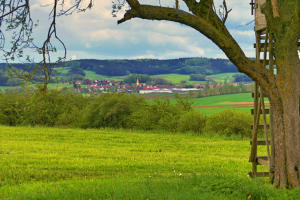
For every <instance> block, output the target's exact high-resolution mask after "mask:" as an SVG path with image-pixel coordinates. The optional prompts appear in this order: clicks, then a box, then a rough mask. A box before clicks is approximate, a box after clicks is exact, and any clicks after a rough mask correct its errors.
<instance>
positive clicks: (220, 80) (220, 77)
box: [207, 73, 241, 83]
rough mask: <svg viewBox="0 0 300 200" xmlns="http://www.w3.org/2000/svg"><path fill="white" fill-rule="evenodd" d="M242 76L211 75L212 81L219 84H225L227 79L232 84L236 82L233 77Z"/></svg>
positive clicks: (230, 74)
mask: <svg viewBox="0 0 300 200" xmlns="http://www.w3.org/2000/svg"><path fill="white" fill-rule="evenodd" d="M236 74H241V73H221V74H213V75H209V76H207V77H209V78H210V79H212V80H214V81H216V82H218V83H224V81H225V79H227V81H228V82H232V81H233V80H234V78H233V75H236Z"/></svg>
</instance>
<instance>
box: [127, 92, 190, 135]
mask: <svg viewBox="0 0 300 200" xmlns="http://www.w3.org/2000/svg"><path fill="white" fill-rule="evenodd" d="M176 100H177V103H176V104H171V102H170V101H169V99H156V100H155V101H154V104H148V105H146V106H145V107H144V108H143V109H142V110H137V111H136V112H134V113H133V114H132V115H131V117H130V125H131V127H132V128H135V129H142V130H153V129H156V130H167V131H171V132H176V131H178V122H179V120H180V119H181V116H182V115H184V114H185V113H187V112H189V111H191V110H192V106H191V103H190V102H189V101H188V100H186V99H183V98H177V99H176ZM189 131H192V130H189Z"/></svg>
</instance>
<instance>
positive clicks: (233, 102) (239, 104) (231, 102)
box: [191, 93, 253, 114]
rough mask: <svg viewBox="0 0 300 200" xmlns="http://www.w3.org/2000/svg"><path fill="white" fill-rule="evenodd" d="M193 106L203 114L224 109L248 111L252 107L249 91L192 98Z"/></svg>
mask: <svg viewBox="0 0 300 200" xmlns="http://www.w3.org/2000/svg"><path fill="white" fill-rule="evenodd" d="M191 101H192V102H193V107H194V108H195V109H196V110H198V111H200V112H203V113H205V114H211V113H215V112H219V111H222V110H226V109H230V110H231V109H232V110H235V111H239V112H248V113H250V109H251V108H253V98H252V97H251V93H239V94H227V95H218V96H211V97H203V98H192V99H191Z"/></svg>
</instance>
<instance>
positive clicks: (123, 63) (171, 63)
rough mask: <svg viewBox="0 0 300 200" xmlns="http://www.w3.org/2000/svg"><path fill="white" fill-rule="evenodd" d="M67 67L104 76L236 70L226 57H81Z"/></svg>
mask: <svg viewBox="0 0 300 200" xmlns="http://www.w3.org/2000/svg"><path fill="white" fill-rule="evenodd" d="M66 66H67V67H72V68H75V67H76V68H81V69H83V70H90V71H94V72H96V73H97V74H101V75H106V76H124V75H128V74H148V75H157V74H199V73H200V74H205V75H210V74H218V73H228V72H237V68H236V67H235V66H234V65H233V64H232V63H231V62H230V61H229V60H226V59H210V58H179V59H169V60H157V59H138V60H92V59H83V60H75V61H71V62H68V63H67V64H66Z"/></svg>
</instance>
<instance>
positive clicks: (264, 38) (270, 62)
mask: <svg viewBox="0 0 300 200" xmlns="http://www.w3.org/2000/svg"><path fill="white" fill-rule="evenodd" d="M255 34H256V44H254V48H256V62H260V63H262V64H263V66H264V67H268V68H269V69H270V70H271V71H274V68H273V67H274V57H273V55H272V51H269V50H270V49H273V42H269V41H273V39H272V36H269V34H268V32H267V31H266V29H264V30H260V31H256V32H255ZM268 52H269V53H268ZM261 53H262V54H263V58H262V59H261V58H260V57H261V56H260V55H261ZM267 57H268V58H269V59H267ZM254 87H255V88H254V93H252V97H253V98H254V108H253V109H251V114H252V115H253V116H254V120H253V125H252V126H251V129H252V141H250V145H251V154H250V158H249V162H251V163H252V171H251V172H249V176H250V177H252V178H253V177H266V176H270V175H271V174H272V172H273V170H272V167H271V166H270V160H271V156H272V155H271V153H270V145H271V146H272V144H270V140H269V132H270V131H269V130H270V128H271V127H270V125H269V124H267V115H268V114H269V115H271V111H270V110H271V109H267V108H266V105H265V101H264V98H265V96H264V93H263V90H262V89H261V87H260V86H259V85H258V84H257V83H255V86H254ZM261 115H262V118H263V124H260V116H261ZM259 129H263V130H264V137H265V140H258V137H257V135H258V130H259ZM258 145H265V146H266V150H267V156H258V155H257V146H258ZM257 165H265V166H268V167H269V172H258V171H257ZM270 172H271V173H270Z"/></svg>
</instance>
